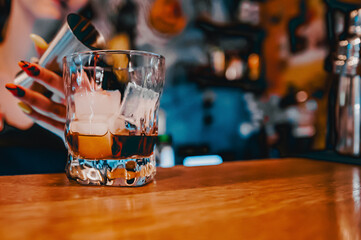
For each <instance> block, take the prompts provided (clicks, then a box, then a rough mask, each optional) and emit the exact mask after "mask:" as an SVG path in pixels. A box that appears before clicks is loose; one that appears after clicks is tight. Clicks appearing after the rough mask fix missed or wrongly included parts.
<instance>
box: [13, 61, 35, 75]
mask: <svg viewBox="0 0 361 240" xmlns="http://www.w3.org/2000/svg"><path fill="white" fill-rule="evenodd" d="M18 64H19V67H21V69H23V70H24V71H25V72H26V73H27V74H28V75H29V76H34V77H35V76H38V75H39V74H40V69H39V68H38V67H37V66H36V65H35V64H33V63H29V62H27V61H20V62H18Z"/></svg>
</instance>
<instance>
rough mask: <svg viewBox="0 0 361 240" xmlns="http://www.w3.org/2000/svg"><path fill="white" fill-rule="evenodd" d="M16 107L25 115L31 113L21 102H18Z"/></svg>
mask: <svg viewBox="0 0 361 240" xmlns="http://www.w3.org/2000/svg"><path fill="white" fill-rule="evenodd" d="M18 106H19V107H20V109H21V110H22V111H23V112H24V113H26V114H30V113H31V112H32V111H33V110H32V109H31V108H30V107H29V106H28V105H26V104H25V103H23V102H18Z"/></svg>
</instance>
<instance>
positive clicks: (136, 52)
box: [64, 49, 165, 60]
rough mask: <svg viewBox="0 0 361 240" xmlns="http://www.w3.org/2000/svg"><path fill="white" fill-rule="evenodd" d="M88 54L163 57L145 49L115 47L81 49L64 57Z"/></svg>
mask: <svg viewBox="0 0 361 240" xmlns="http://www.w3.org/2000/svg"><path fill="white" fill-rule="evenodd" d="M90 54H100V55H106V54H127V55H137V56H149V57H156V58H159V59H163V60H164V59H165V58H164V56H162V55H160V54H158V53H153V52H147V51H141V50H115V49H104V50H89V51H82V52H74V53H71V54H68V55H66V56H64V60H65V59H69V58H74V57H78V56H82V55H90Z"/></svg>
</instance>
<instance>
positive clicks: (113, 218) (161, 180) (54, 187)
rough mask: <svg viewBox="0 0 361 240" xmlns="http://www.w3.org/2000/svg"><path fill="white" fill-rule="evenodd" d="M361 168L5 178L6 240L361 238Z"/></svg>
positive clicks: (252, 167)
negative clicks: (135, 182)
mask: <svg viewBox="0 0 361 240" xmlns="http://www.w3.org/2000/svg"><path fill="white" fill-rule="evenodd" d="M360 224H361V221H360V167H359V166H353V165H346V164H337V163H328V162H320V161H312V160H305V159H278V160H259V161H246V162H231V163H224V164H222V165H218V166H208V167H194V168H187V167H181V166H177V167H174V168H171V169H158V173H157V176H156V182H153V183H151V184H148V185H146V186H144V187H139V188H115V187H85V186H80V185H78V184H76V183H70V182H68V180H67V179H66V177H65V175H64V174H48V175H27V176H6V177H0V239H21V238H31V239H35V238H44V239H56V238H58V239H78V238H84V239H86V238H89V239H93V238H107V239H141V238H145V239H153V238H156V239H195V238H201V239H359V238H360V234H361V233H360V226H361V225H360Z"/></svg>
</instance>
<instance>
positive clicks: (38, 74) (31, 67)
mask: <svg viewBox="0 0 361 240" xmlns="http://www.w3.org/2000/svg"><path fill="white" fill-rule="evenodd" d="M18 64H19V66H20V67H21V69H23V70H24V71H25V72H26V73H27V74H28V75H29V76H30V77H33V78H34V79H35V80H36V81H37V82H39V83H40V84H42V85H44V86H45V87H46V88H48V89H49V90H50V91H52V92H54V93H55V94H57V95H59V96H60V97H62V98H64V97H65V95H64V84H63V78H62V77H60V76H59V75H58V74H56V73H54V72H52V71H50V70H48V69H46V68H43V67H41V66H39V65H38V64H36V63H30V62H26V61H20V62H19V63H18Z"/></svg>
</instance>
